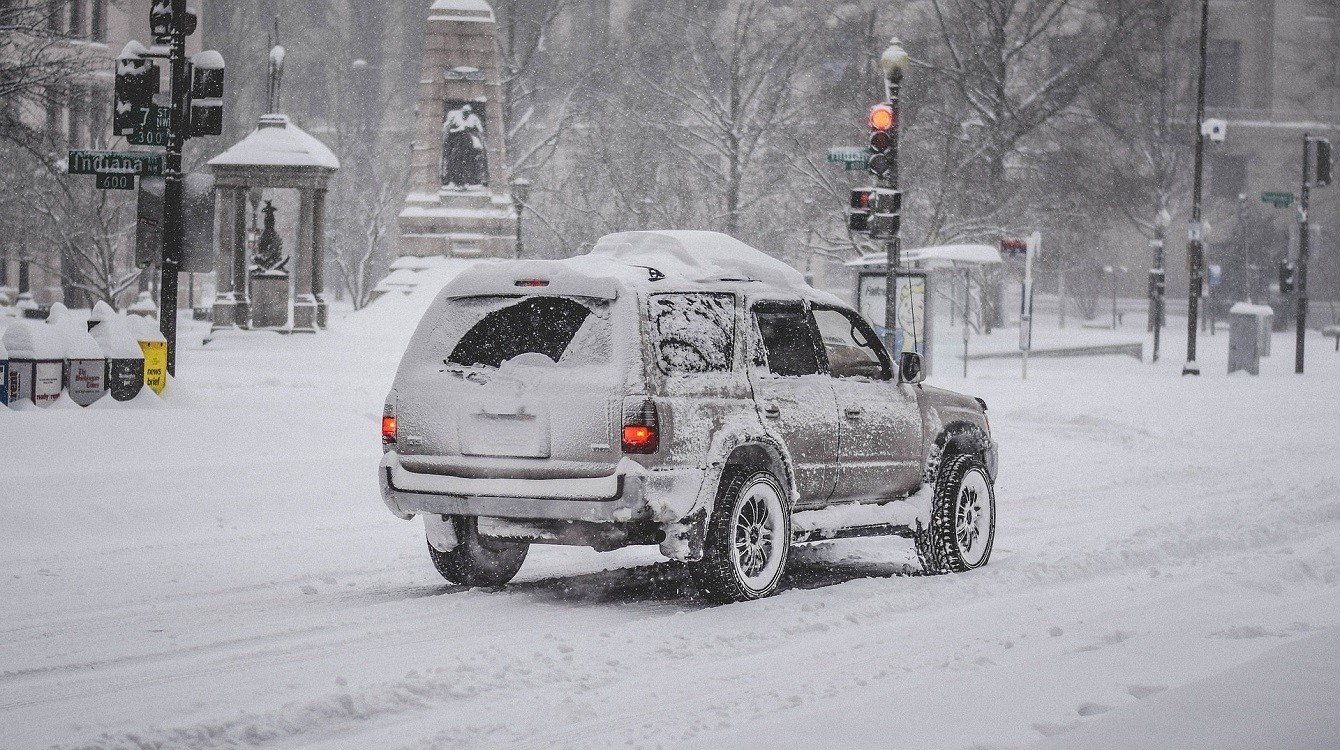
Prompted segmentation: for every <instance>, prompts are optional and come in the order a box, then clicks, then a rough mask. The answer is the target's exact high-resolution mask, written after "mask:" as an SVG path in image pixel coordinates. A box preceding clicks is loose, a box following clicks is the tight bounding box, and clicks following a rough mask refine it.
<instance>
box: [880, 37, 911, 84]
mask: <svg viewBox="0 0 1340 750" xmlns="http://www.w3.org/2000/svg"><path fill="white" fill-rule="evenodd" d="M909 62H911V57H910V56H909V55H908V54H907V50H905V49H903V44H902V42H901V41H899V39H898V37H894V38H893V39H891V40H889V46H888V47H887V48H886V49H885V50H884V54H882V55H880V56H879V66H880V67H881V68H883V70H884V77H885V78H887V79H888V80H890V81H893V82H895V83H896V82H898V81H901V80H903V74H904V73H906V72H907V65H908V63H909Z"/></svg>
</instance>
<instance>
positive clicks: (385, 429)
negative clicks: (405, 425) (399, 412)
mask: <svg viewBox="0 0 1340 750" xmlns="http://www.w3.org/2000/svg"><path fill="white" fill-rule="evenodd" d="M382 445H395V411H394V410H393V409H392V408H391V406H390V405H389V404H388V405H387V407H386V410H385V411H383V412H382Z"/></svg>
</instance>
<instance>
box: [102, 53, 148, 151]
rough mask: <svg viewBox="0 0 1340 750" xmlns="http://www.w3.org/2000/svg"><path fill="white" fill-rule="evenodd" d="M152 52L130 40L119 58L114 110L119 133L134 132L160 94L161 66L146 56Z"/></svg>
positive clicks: (113, 120)
mask: <svg viewBox="0 0 1340 750" xmlns="http://www.w3.org/2000/svg"><path fill="white" fill-rule="evenodd" d="M148 52H149V50H147V49H145V48H144V45H142V44H140V43H139V42H129V43H128V44H126V46H125V47H124V48H123V49H122V50H121V54H120V55H119V56H117V58H116V85H115V87H114V92H113V98H114V103H113V111H112V132H113V133H114V134H116V135H130V134H131V133H132V132H134V130H135V126H136V125H137V124H139V123H140V121H141V120H142V119H143V117H144V116H145V114H144V113H145V111H146V110H148V109H150V107H151V106H152V105H153V99H154V94H157V93H158V66H157V65H156V64H154V61H153V60H150V59H148V58H146V57H144V55H146V54H148Z"/></svg>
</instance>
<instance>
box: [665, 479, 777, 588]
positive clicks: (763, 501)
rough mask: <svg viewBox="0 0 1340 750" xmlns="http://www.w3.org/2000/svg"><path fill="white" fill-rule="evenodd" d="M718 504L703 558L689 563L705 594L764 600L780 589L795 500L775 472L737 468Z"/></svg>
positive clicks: (712, 518) (708, 530) (708, 528)
mask: <svg viewBox="0 0 1340 750" xmlns="http://www.w3.org/2000/svg"><path fill="white" fill-rule="evenodd" d="M728 471H729V473H728V474H727V475H726V477H724V478H723V480H722V481H723V484H724V485H725V486H724V487H723V489H722V491H721V493H720V495H719V497H717V501H716V504H715V506H714V507H713V508H712V517H711V520H710V521H709V523H708V525H707V540H706V542H705V544H704V545H703V559H701V560H699V561H697V562H692V563H689V573H690V574H691V575H692V576H693V580H694V582H695V583H696V584H697V585H698V590H699V591H701V592H702V595H703V597H704V598H706V599H708V600H710V601H714V602H719V603H723V604H724V603H728V602H743V601H749V600H752V599H761V598H763V597H765V596H768V595H770V594H772V593H773V592H775V591H776V590H777V586H778V584H780V583H781V580H782V574H783V573H784V572H785V570H786V558H787V553H788V552H789V551H790V548H791V511H790V505H791V504H790V502H788V501H787V499H786V493H785V492H784V491H783V490H782V486H781V484H780V483H779V482H778V481H777V478H776V477H774V476H773V475H772V474H771V473H770V472H768V471H763V470H759V469H753V468H750V467H742V468H733V469H729V470H728Z"/></svg>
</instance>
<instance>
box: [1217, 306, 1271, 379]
mask: <svg viewBox="0 0 1340 750" xmlns="http://www.w3.org/2000/svg"><path fill="white" fill-rule="evenodd" d="M1274 315H1275V312H1274V311H1273V310H1271V309H1270V308H1269V307H1267V306H1266V305H1253V304H1251V303H1248V302H1239V303H1237V304H1236V305H1233V307H1232V308H1230V309H1229V311H1228V371H1229V373H1230V374H1231V373H1235V372H1237V371H1239V370H1246V371H1247V372H1249V373H1251V374H1252V375H1260V374H1261V348H1262V346H1263V339H1265V340H1267V341H1268V339H1269V331H1270V319H1271V318H1272V317H1274ZM1263 329H1264V333H1263Z"/></svg>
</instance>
